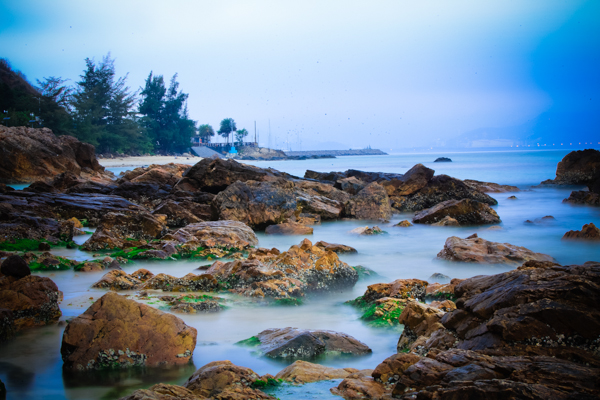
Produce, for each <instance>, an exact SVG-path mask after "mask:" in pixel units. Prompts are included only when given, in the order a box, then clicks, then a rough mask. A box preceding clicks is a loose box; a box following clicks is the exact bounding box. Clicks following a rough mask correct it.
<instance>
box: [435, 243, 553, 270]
mask: <svg viewBox="0 0 600 400" xmlns="http://www.w3.org/2000/svg"><path fill="white" fill-rule="evenodd" d="M437 258H439V259H443V260H448V261H461V262H474V263H486V264H513V265H515V266H516V265H520V264H522V263H524V262H525V261H530V260H534V261H554V258H552V257H551V256H549V255H547V254H542V253H536V252H533V251H531V250H529V249H527V248H525V247H520V246H515V245H512V244H510V243H497V242H490V241H488V240H485V239H483V238H480V237H470V238H466V239H461V238H459V237H456V236H451V237H449V238H448V239H446V243H444V248H443V249H442V250H441V251H440V252H439V253H438V255H437Z"/></svg>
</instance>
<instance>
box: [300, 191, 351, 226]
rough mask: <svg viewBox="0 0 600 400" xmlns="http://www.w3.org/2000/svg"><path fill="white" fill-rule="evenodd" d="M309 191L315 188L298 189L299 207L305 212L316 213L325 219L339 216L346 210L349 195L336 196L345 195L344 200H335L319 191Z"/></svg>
mask: <svg viewBox="0 0 600 400" xmlns="http://www.w3.org/2000/svg"><path fill="white" fill-rule="evenodd" d="M296 186H297V187H298V186H300V184H299V183H298V184H297V185H296ZM303 186H306V185H303ZM308 192H313V190H308V191H307V190H296V192H295V196H296V201H297V207H298V208H299V209H301V210H302V211H303V212H304V213H309V214H316V215H318V216H319V217H320V218H321V219H323V220H331V219H337V218H339V217H340V216H341V215H342V212H343V211H344V203H345V202H346V201H347V200H348V199H349V196H335V197H343V198H342V200H335V199H332V198H329V197H326V196H323V195H320V194H318V193H313V194H310V193H308ZM341 193H343V194H345V193H344V192H341ZM328 195H331V193H328Z"/></svg>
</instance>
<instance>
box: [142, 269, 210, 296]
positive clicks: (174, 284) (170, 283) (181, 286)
mask: <svg viewBox="0 0 600 400" xmlns="http://www.w3.org/2000/svg"><path fill="white" fill-rule="evenodd" d="M220 288H221V286H220V285H219V282H218V281H217V280H216V279H215V277H214V276H212V275H210V274H208V273H207V274H201V275H194V274H192V273H189V274H187V275H185V276H183V277H181V278H176V277H174V276H171V275H167V274H157V275H155V276H154V277H152V278H150V279H148V280H147V281H146V282H145V283H144V284H143V286H142V289H154V290H164V291H165V292H198V291H202V292H210V291H215V290H219V289H220Z"/></svg>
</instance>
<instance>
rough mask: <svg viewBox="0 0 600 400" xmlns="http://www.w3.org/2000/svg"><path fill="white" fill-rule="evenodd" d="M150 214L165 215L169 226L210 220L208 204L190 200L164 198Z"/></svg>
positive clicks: (176, 226)
mask: <svg viewBox="0 0 600 400" xmlns="http://www.w3.org/2000/svg"><path fill="white" fill-rule="evenodd" d="M152 214H162V215H166V216H167V225H168V226H169V227H170V228H179V227H183V226H186V225H189V224H194V223H196V222H200V221H205V220H210V217H211V212H210V206H208V205H201V204H197V203H194V202H191V201H183V202H176V201H173V200H166V201H164V202H162V203H161V204H160V205H159V206H158V207H156V209H155V210H154V211H153V212H152Z"/></svg>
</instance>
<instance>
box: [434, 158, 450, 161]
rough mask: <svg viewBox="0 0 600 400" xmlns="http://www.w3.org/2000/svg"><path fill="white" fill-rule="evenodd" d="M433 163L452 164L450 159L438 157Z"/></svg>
mask: <svg viewBox="0 0 600 400" xmlns="http://www.w3.org/2000/svg"><path fill="white" fill-rule="evenodd" d="M433 162H452V160H451V159H449V158H448V157H438V158H436V159H435V160H434V161H433Z"/></svg>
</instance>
